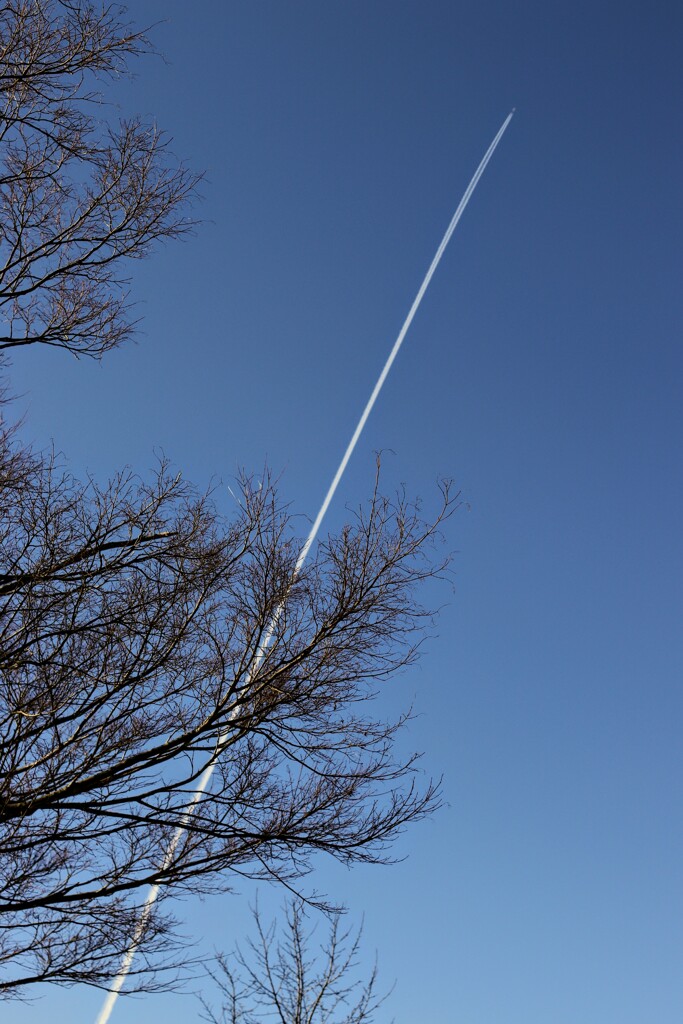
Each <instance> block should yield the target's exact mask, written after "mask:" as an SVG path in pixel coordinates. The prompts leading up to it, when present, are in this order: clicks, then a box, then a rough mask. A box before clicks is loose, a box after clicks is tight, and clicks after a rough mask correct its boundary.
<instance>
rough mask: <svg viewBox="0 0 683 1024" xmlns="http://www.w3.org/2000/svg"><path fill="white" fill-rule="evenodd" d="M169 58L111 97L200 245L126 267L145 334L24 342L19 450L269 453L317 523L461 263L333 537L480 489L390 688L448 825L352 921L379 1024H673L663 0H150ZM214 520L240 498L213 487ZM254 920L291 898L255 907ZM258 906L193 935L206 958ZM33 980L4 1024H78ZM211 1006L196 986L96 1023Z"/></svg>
mask: <svg viewBox="0 0 683 1024" xmlns="http://www.w3.org/2000/svg"><path fill="white" fill-rule="evenodd" d="M130 7H131V14H132V16H133V17H134V19H135V21H136V22H137V23H138V24H150V23H153V22H161V23H160V24H158V25H157V26H156V28H155V29H154V30H153V33H152V34H153V38H154V40H155V42H156V43H157V45H158V47H159V48H160V49H161V50H162V51H163V52H164V53H165V55H166V56H167V58H168V63H163V62H162V61H161V60H159V59H150V60H145V61H141V62H139V63H138V65H137V69H136V70H137V78H136V79H135V81H134V82H132V83H130V84H122V85H121V86H120V89H119V96H120V100H121V103H122V105H123V107H124V109H125V110H126V111H131V110H136V111H140V112H142V113H144V114H148V115H150V116H153V117H155V118H157V119H158V122H159V124H160V125H161V126H163V127H165V128H166V129H167V130H168V131H169V132H170V133H171V134H172V135H173V137H174V149H175V150H176V151H177V153H178V154H179V155H182V156H183V157H186V158H187V159H188V160H189V161H190V162H191V163H192V165H193V166H194V167H196V168H198V169H206V171H207V178H206V182H205V185H204V187H203V192H204V196H205V199H204V202H203V204H202V206H201V208H200V210H199V214H200V215H201V216H202V217H204V218H205V223H204V224H203V225H202V226H201V227H200V228H199V229H198V231H197V233H196V235H195V237H194V238H192V239H190V240H189V241H187V242H185V243H182V244H173V245H168V246H166V247H164V248H163V249H161V250H159V251H157V252H156V253H155V255H154V256H153V257H152V258H151V259H149V260H148V261H146V262H145V263H144V264H143V263H141V264H139V265H137V266H135V267H134V268H133V270H134V275H133V289H134V292H133V293H134V297H135V298H136V299H138V300H139V302H140V313H141V314H142V315H143V316H144V324H143V328H142V331H141V333H140V336H139V339H138V341H139V343H138V344H137V345H135V346H128V347H127V348H125V349H122V350H121V351H120V352H116V353H112V354H110V355H109V356H107V357H106V358H105V360H104V361H103V363H102V365H101V366H100V365H96V364H90V363H87V362H77V361H75V360H73V359H71V358H69V357H67V356H65V355H62V354H60V353H56V352H55V353H51V352H39V351H36V352H33V351H31V350H25V351H23V352H20V353H19V354H18V355H16V356H15V358H14V362H13V370H12V372H13V382H14V390H15V392H18V393H20V395H21V398H20V399H19V401H18V403H17V405H18V408H20V409H21V410H22V411H24V412H25V414H26V420H25V425H24V435H25V436H26V437H28V438H31V439H33V440H35V441H36V442H37V443H39V444H41V445H44V444H47V443H49V441H50V440H51V439H54V443H55V445H56V446H57V447H58V448H59V449H61V450H63V451H64V452H65V453H66V455H67V456H68V458H69V460H70V462H71V464H72V466H73V467H74V469H75V470H76V471H78V472H84V471H86V470H89V471H92V472H93V473H95V474H96V475H98V476H101V477H105V476H106V475H107V474H108V473H111V472H114V471H115V470H116V469H117V468H118V467H120V466H121V465H122V464H129V465H131V466H133V467H134V468H135V469H136V470H140V471H141V472H144V471H145V470H146V469H147V468H148V467H150V466H151V465H152V463H153V452H154V450H155V449H159V448H163V450H164V451H165V452H166V453H167V454H168V455H169V456H170V457H171V458H172V460H173V461H174V463H176V464H177V465H178V466H179V467H182V469H183V472H184V473H185V475H186V476H187V477H189V478H190V479H193V480H195V481H197V482H198V483H199V484H204V483H206V482H207V481H208V480H209V479H211V478H212V477H219V478H222V479H224V480H225V481H226V482H228V481H229V480H230V478H231V477H232V475H233V474H234V473H235V472H236V470H237V469H238V468H239V467H240V466H244V467H246V468H247V469H250V470H255V471H258V470H259V469H260V468H261V467H262V466H263V464H264V462H265V461H267V462H268V464H269V465H270V466H271V467H272V468H273V469H274V470H275V471H277V472H282V473H283V478H282V489H283V491H284V494H285V496H286V498H287V499H288V500H290V501H291V502H292V503H293V507H294V509H295V510H296V511H297V512H301V513H304V514H308V515H311V516H312V515H314V513H315V511H316V510H317V508H318V506H319V504H320V501H321V499H322V497H323V494H324V492H325V490H326V487H327V485H328V483H329V480H330V478H331V476H332V473H333V472H334V469H335V467H336V465H337V462H338V460H339V457H340V456H341V454H342V451H343V449H344V446H345V445H346V442H347V440H348V438H349V436H350V433H351V431H352V429H353V427H354V425H355V422H356V419H357V417H358V415H359V413H360V411H361V409H362V407H363V405H364V403H365V401H366V398H367V396H368V394H369V391H370V389H371V387H372V385H373V383H374V380H375V378H376V376H377V373H378V372H379V370H380V368H381V366H382V364H383V361H384V359H385V358H386V355H387V353H388V350H389V347H390V346H391V344H392V343H393V340H394V338H395V336H396V333H397V331H398V329H399V328H400V326H401V323H402V321H403V318H404V317H405V314H406V313H407V311H408V308H409V306H410V303H411V302H412V299H413V297H414V294H415V292H416V290H417V288H418V286H419V284H420V281H421V279H422V276H423V274H424V272H425V270H426V268H427V266H428V264H429V262H430V260H431V258H432V255H433V252H434V249H435V248H436V245H437V244H438V242H439V240H440V238H441V235H442V234H443V231H444V230H445V228H446V226H447V224H448V221H449V219H450V217H451V215H452V212H453V210H454V208H455V206H456V204H457V202H458V199H459V198H460V195H461V194H462V192H463V190H464V188H465V186H466V185H467V182H468V180H469V178H470V176H471V174H472V172H473V171H474V169H475V167H476V165H477V163H478V162H479V160H480V158H481V156H482V154H483V152H484V151H485V149H486V147H487V146H488V143H489V141H490V140H491V138H492V137H493V135H494V134H495V132H496V130H497V128H498V127H499V125H500V124H501V122H502V120H503V119H504V117H505V116H506V114H507V113H508V111H509V110H510V109H511V107H512V106H516V108H517V113H516V115H515V118H514V119H513V122H512V124H511V126H510V128H509V130H508V132H507V134H506V136H505V138H504V139H503V141H502V143H501V145H500V147H499V149H498V151H497V153H496V155H495V157H494V159H493V161H492V163H491V165H490V167H489V169H488V170H487V172H486V174H485V176H484V178H483V180H482V182H481V184H480V186H479V188H478V190H477V192H476V194H475V196H474V198H473V200H472V202H471V204H470V206H469V208H468V210H467V212H466V214H465V216H464V218H463V220H462V222H461V224H460V226H459V228H458V230H457V232H456V234H455V236H454V238H453V241H452V243H451V248H450V249H449V251H448V252H447V254H446V257H445V258H444V260H443V262H442V264H441V267H440V268H439V271H438V274H437V276H436V277H435V278H434V281H433V284H432V286H431V289H430V292H429V293H428V295H427V298H426V300H425V303H424V305H423V307H422V309H421V310H420V313H419V315H418V317H417V318H416V320H415V323H414V325H413V328H412V330H411V334H410V335H409V337H408V340H407V342H406V344H405V346H404V349H403V351H402V352H401V355H400V358H399V360H398V362H397V364H396V366H395V368H394V370H393V371H392V375H391V377H390V378H389V382H388V384H387V387H386V388H385V390H384V392H383V394H382V397H381V400H380V403H379V405H378V406H377V408H376V410H375V411H374V412H373V414H372V417H371V419H370V422H369V423H368V427H367V431H366V433H365V434H364V436H363V438H362V441H361V443H360V445H359V448H358V451H357V453H356V455H355V457H354V459H353V462H352V464H351V465H350V467H349V471H348V473H347V476H346V477H345V479H344V482H343V485H342V487H341V489H340V492H339V494H338V497H337V500H336V502H335V505H334V508H333V509H332V511H331V515H330V519H329V520H328V525H329V527H330V528H334V527H335V526H338V525H339V524H340V523H341V522H342V521H343V517H344V506H345V504H352V505H354V504H357V503H359V502H360V501H362V500H363V499H364V497H366V496H367V494H368V493H369V491H370V488H371V486H372V479H373V470H374V452H375V451H376V450H379V449H386V450H388V451H387V455H386V458H385V472H386V484H387V487H392V486H393V485H394V484H395V483H397V482H399V481H405V482H406V484H407V487H408V489H409V491H410V492H412V493H415V494H420V495H422V496H423V498H424V499H425V503H426V506H427V508H429V507H430V504H431V505H432V506H433V504H434V502H435V497H436V488H435V480H436V478H437V476H438V475H439V474H442V475H446V476H450V477H452V478H453V479H454V480H455V482H456V485H457V486H458V487H459V488H460V489H461V491H462V496H463V499H464V502H465V503H466V504H465V505H464V506H463V508H462V509H461V511H459V512H458V514H457V515H456V516H455V518H454V520H453V521H452V523H451V525H450V527H449V530H448V544H449V546H451V547H453V548H455V549H457V556H456V560H455V570H456V578H455V589H454V592H453V593H451V592H450V590H448V589H447V588H446V589H444V588H438V587H437V588H434V589H430V590H429V592H428V593H427V594H426V595H425V596H426V598H427V599H428V600H431V601H433V603H438V604H443V605H444V607H443V610H442V612H441V616H440V619H439V623H438V627H437V634H438V635H437V636H435V637H434V638H432V639H431V640H430V641H429V642H428V643H427V645H426V647H425V653H424V657H423V659H422V661H421V663H420V664H419V666H418V667H417V668H415V669H412V670H410V671H409V672H406V673H404V674H403V675H401V676H400V677H399V678H398V679H397V680H396V681H395V683H394V684H393V685H392V687H391V688H390V689H389V691H388V692H387V696H386V698H385V699H386V701H387V707H388V708H390V709H394V710H395V709H398V708H400V707H402V706H405V704H406V703H408V702H409V701H410V700H413V701H414V703H415V707H416V710H417V712H418V714H419V717H418V718H417V720H416V721H415V722H414V723H413V724H412V726H411V728H410V731H409V734H408V736H407V737H406V741H405V742H406V745H407V746H409V747H410V748H411V749H412V748H419V749H422V750H424V751H425V758H424V766H425V768H426V770H428V771H429V772H430V773H432V774H435V775H440V774H441V773H443V775H444V795H445V798H446V800H447V806H446V807H445V808H444V809H443V810H442V811H441V812H440V813H439V814H438V815H437V816H436V817H434V819H433V820H431V821H429V822H427V823H424V824H422V825H418V826H416V827H415V828H413V829H411V830H409V832H408V833H407V834H406V836H405V838H404V839H403V840H402V841H401V843H400V844H399V846H398V847H397V853H398V855H400V856H406V857H407V859H406V860H405V861H404V862H403V863H401V864H399V865H397V866H395V867H393V868H375V869H362V870H358V869H357V870H354V871H353V872H350V873H349V872H347V871H345V870H344V871H341V870H340V869H339V868H337V867H335V866H333V865H329V864H326V863H325V862H324V861H321V862H320V863H319V866H318V868H317V871H316V874H315V875H314V876H313V877H312V878H311V880H310V881H311V885H315V886H317V887H318V888H322V889H326V890H327V891H329V892H330V893H331V894H332V895H333V896H334V897H336V898H338V899H340V900H345V901H346V902H347V903H348V906H349V908H350V912H351V914H352V917H353V919H354V920H355V919H359V918H360V916H361V914H362V913H365V921H366V932H365V933H366V941H365V949H366V952H367V958H368V964H370V963H371V961H372V957H373V953H374V949H375V948H377V951H378V954H379V962H380V971H381V977H382V978H383V979H384V981H385V982H386V984H387V986H389V985H390V984H391V983H392V982H393V981H394V979H396V981H397V988H396V990H395V993H394V995H393V997H392V998H391V1000H390V1001H389V1002H388V1003H387V1005H386V1011H383V1012H382V1014H380V1017H379V1018H378V1020H379V1024H387V1022H388V1021H389V1020H391V1018H392V1017H395V1018H396V1021H397V1024H414V1022H423V1021H424V1022H430V1024H461V1022H462V1024H548V1022H551V1024H636V1022H638V1024H641V1022H648V1024H649V1022H652V1021H657V1022H658V1024H674V1022H676V1024H678V1022H679V1021H680V1020H681V1019H683V972H682V971H681V955H682V951H683V925H682V923H681V922H683V885H682V882H683V869H682V867H681V865H682V864H683V829H682V826H681V806H682V797H683V774H682V771H681V754H680V748H681V740H680V737H681V726H682V724H683V722H682V719H683V695H682V693H681V680H682V679H683V672H682V668H683V665H682V662H683V658H682V647H681V636H680V616H681V610H682V605H683V601H682V593H681V590H682V587H681V569H682V568H683V564H682V563H683V557H682V556H683V546H682V544H681V527H680V524H681V511H682V510H681V505H682V502H681V498H682V495H683V488H682V487H681V469H680V467H681V458H680V437H681V427H682V426H683V423H682V422H681V421H682V419H683V417H682V415H681V378H682V374H681V369H682V362H683V360H682V359H681V344H680V325H681V313H682V312H683V310H682V308H681V307H682V306H683V289H682V288H681V284H680V282H681V271H682V270H683V260H682V259H681V255H682V252H681V250H682V243H681V239H682V238H683V231H682V229H683V223H682V221H683V216H682V213H683V207H682V204H681V198H680V182H681V181H683V143H682V140H681V131H680V122H681V99H682V88H681V86H682V81H681V79H682V77H683V76H682V72H681V68H682V67H683V62H682V61H681V59H680V50H681V29H682V24H681V22H682V21H683V17H682V15H681V10H680V7H679V5H676V4H673V3H671V4H666V3H655V4H645V3H644V2H638V3H634V2H621V3H618V4H617V3H612V2H605V3H600V4H597V5H594V4H588V3H582V2H581V3H574V4H572V5H565V4H559V3H548V2H547V0H546V2H543V3H541V2H538V0H532V2H528V3H525V4H524V5H517V4H506V3H502V2H493V0H478V2H476V3H474V2H456V0H451V2H448V3H447V2H435V0H421V2H419V3H418V2H413V0H394V2H379V0H363V2H358V0H345V2H343V3H342V2H336V0H335V2H325V3H319V2H318V3H314V2H299V0H287V2H274V0H271V2H262V0H254V2H247V0H241V2H231V3H228V4H223V3H219V2H217V0H213V2H202V3H197V4H194V5H189V4H184V3H180V2H179V0H172V2H169V0H164V2H162V0H136V2H135V3H134V4H131V5H130ZM227 500H228V499H227V498H226V501H227ZM261 896H262V901H263V902H264V905H265V906H266V907H267V908H270V907H275V906H276V905H277V902H278V897H277V894H271V895H269V894H268V893H266V892H262V894H261ZM251 897H253V891H251V890H249V889H248V888H245V889H244V891H243V892H241V893H238V894H236V895H234V896H226V897H224V898H221V899H212V900H211V901H209V902H206V903H200V902H199V901H185V902H184V903H183V904H181V905H180V906H179V913H180V915H181V916H182V917H183V919H184V920H185V921H186V931H187V932H188V933H189V934H191V935H194V936H195V937H198V938H199V941H200V943H201V946H200V948H202V949H211V948H212V947H213V946H214V945H218V946H222V947H224V948H230V947H231V946H232V944H233V943H234V941H235V940H236V939H239V938H240V936H241V935H243V934H244V930H245V927H246V926H247V922H248V911H247V904H248V901H249V899H250V898H251ZM100 1001H101V998H100V996H99V995H98V994H97V993H93V992H90V991H88V990H86V989H73V990H70V991H68V992H60V991H48V992H47V993H46V994H45V995H44V996H43V998H42V999H41V1000H40V1001H38V1002H36V1003H35V1004H33V1005H27V1006H19V1005H13V1006H11V1007H9V1008H6V1009H5V1010H4V1011H3V1013H4V1015H5V1016H4V1019H5V1020H6V1021H8V1024H34V1022H38V1021H44V1020H46V1019H51V1020H62V1019H63V1020H69V1021H71V1020H79V1021H88V1020H92V1019H93V1018H94V1016H95V1013H96V1011H97V1009H98V1007H99V1004H100ZM162 1015H163V1019H164V1020H165V1021H166V1022H167V1024H175V1022H180V1021H183V1022H184V1021H187V1020H192V1019H197V1018H198V1014H197V1010H196V1007H195V1004H194V1003H193V1001H192V1000H191V999H190V998H186V997H178V996H169V997H161V998H155V999H152V998H147V999H144V1000H141V999H136V1000H130V1001H119V1004H118V1006H117V1008H116V1011H115V1016H114V1017H113V1018H112V1020H113V1021H116V1022H120V1024H138V1022H142V1021H143V1020H144V1021H148V1020H149V1019H150V1017H151V1018H152V1019H157V1018H159V1019H161V1017H162Z"/></svg>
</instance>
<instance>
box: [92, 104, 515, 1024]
mask: <svg viewBox="0 0 683 1024" xmlns="http://www.w3.org/2000/svg"><path fill="white" fill-rule="evenodd" d="M514 112H515V109H514V107H513V108H512V110H511V111H510V113H509V114H508V116H507V117H506V118H505V120H504V121H503V124H502V125H501V127H500V129H499V131H498V134H497V135H496V137H495V138H494V140H493V142H492V143H491V145H490V146H489V148H488V149H487V150H486V153H485V154H484V156H483V158H482V161H481V163H480V164H479V166H478V167H477V169H476V171H475V172H474V175H473V177H472V180H471V181H470V183H469V185H468V186H467V188H466V189H465V192H464V195H463V197H462V199H461V200H460V202H459V203H458V208H457V210H456V211H455V213H454V214H453V218H452V220H451V222H450V224H449V225H448V228H447V229H446V234H445V235H444V236H443V238H442V239H441V243H440V245H439V248H438V249H437V250H436V255H435V256H434V259H433V260H432V262H431V264H430V267H429V270H428V271H427V273H426V274H425V278H424V281H423V282H422V284H421V285H420V290H419V291H418V293H417V295H416V296H415V300H414V302H413V304H412V306H411V307H410V311H409V313H408V316H407V317H406V319H405V322H404V324H403V327H402V328H401V330H400V331H399V334H398V337H397V338H396V341H395V342H394V347H393V348H392V350H391V352H390V353H389V357H388V359H387V361H386V363H385V364H384V367H383V369H382V372H381V373H380V375H379V377H378V378H377V383H376V384H375V386H374V388H373V390H372V394H371V395H370V398H369V399H368V401H367V404H366V406H365V408H364V409H363V412H362V415H361V417H360V419H359V420H358V424H357V426H356V429H355V430H354V432H353V435H352V437H351V440H350V441H349V443H348V445H347V448H346V451H345V452H344V455H343V457H342V460H341V462H340V463H339V467H338V469H337V472H336V473H335V474H334V478H333V480H332V483H331V484H330V486H329V489H328V491H327V494H326V495H325V499H324V501H323V503H322V505H321V506H320V511H319V512H318V514H317V516H316V517H315V522H314V523H313V526H312V527H311V529H310V532H309V534H308V537H307V538H306V543H305V544H304V546H303V547H302V549H301V552H300V554H299V557H298V559H297V562H296V566H295V567H294V573H293V576H292V582H293V581H294V580H295V579H296V577H297V576H298V574H299V572H300V571H301V567H302V566H303V564H304V562H305V561H306V558H307V557H308V552H309V551H310V550H311V547H312V545H313V543H314V541H315V539H316V537H317V535H318V531H319V529H320V527H321V525H322V521H323V519H324V518H325V513H326V512H327V510H328V508H329V507H330V503H331V501H332V499H333V497H334V494H335V491H336V490H337V487H338V486H339V482H340V480H341V478H342V476H343V475H344V470H345V469H346V467H347V465H348V462H349V459H350V458H351V456H352V455H353V451H354V448H355V447H356V445H357V444H358V439H359V437H360V435H361V434H362V432H363V427H364V426H365V424H366V422H367V419H368V416H369V415H370V413H371V412H372V408H373V406H374V404H375V402H376V401H377V398H378V397H379V393H380V391H381V390H382V387H383V386H384V382H385V380H386V379H387V377H388V376H389V370H390V369H391V367H392V365H393V363H394V360H395V359H396V356H397V355H398V353H399V349H400V348H401V345H402V344H403V339H404V338H405V336H406V334H407V333H408V329H409V328H410V325H411V324H412V322H413V318H414V317H415V314H416V313H417V311H418V309H419V308H420V303H421V302H422V299H423V298H424V294H425V292H426V291H427V288H428V287H429V282H430V281H431V279H432V278H433V276H434V273H435V271H436V268H437V267H438V265H439V263H440V262H441V257H442V256H443V254H444V252H445V250H446V246H447V245H448V243H449V242H450V240H451V235H452V234H453V232H454V231H455V229H456V227H457V226H458V221H459V220H460V218H461V217H462V215H463V213H464V212H465V207H466V206H467V204H468V203H469V201H470V199H471V198H472V193H473V192H474V190H475V188H476V187H477V185H478V183H479V179H480V178H481V176H482V174H483V173H484V171H485V170H486V166H487V164H488V162H489V160H490V159H491V157H492V156H493V154H494V152H495V149H496V146H497V145H498V143H499V142H500V140H501V139H502V137H503V133H504V132H505V129H506V128H507V126H508V125H509V124H510V121H511V120H512V115H513V114H514ZM283 607H284V602H282V603H281V604H280V605H279V606H278V607H277V608H276V609H275V612H274V613H273V617H272V619H271V621H270V624H269V626H268V629H267V630H266V632H265V635H264V637H263V640H262V641H261V644H260V645H259V648H258V650H257V652H256V656H255V658H254V661H253V664H252V666H251V669H250V671H249V674H248V677H247V684H248V683H249V682H251V681H252V679H253V678H254V676H255V675H256V673H257V672H258V670H259V668H260V666H261V662H262V661H263V658H264V656H265V654H266V651H267V650H268V647H269V646H270V642H271V640H272V638H273V633H274V632H275V629H276V627H277V624H278V622H279V619H280V615H281V614H282V610H283ZM228 734H229V730H228V729H226V730H224V732H223V733H221V735H220V737H219V740H218V743H217V745H216V752H215V753H214V755H213V757H212V759H211V761H210V762H209V764H208V765H207V767H206V768H205V769H204V772H203V774H202V777H201V779H200V780H199V784H198V786H197V789H196V791H195V793H194V795H193V797H192V799H191V801H190V802H189V804H188V805H187V807H186V809H185V813H184V815H183V823H182V824H181V825H179V826H178V828H177V829H176V831H175V833H174V834H173V838H172V839H171V842H170V843H169V845H168V849H167V850H166V855H165V857H164V861H163V864H162V866H161V871H160V873H161V874H164V873H165V872H166V870H167V869H168V868H169V867H170V865H171V863H172V862H173V858H174V856H175V852H176V849H177V848H178V843H179V842H180V840H181V839H182V837H183V835H184V834H185V832H186V824H187V822H188V820H189V819H190V818H191V817H192V815H193V814H194V811H195V808H196V806H197V804H198V803H199V801H200V800H201V798H202V796H203V795H204V793H205V792H206V789H207V786H208V785H209V782H210V781H211V776H212V775H213V771H214V768H215V767H216V762H217V760H218V757H219V755H220V752H221V749H222V747H223V745H224V744H225V742H226V740H227V738H228ZM159 888H160V886H159V885H153V886H152V887H151V889H150V890H149V894H148V896H147V899H146V900H145V903H144V905H143V908H142V911H141V913H140V920H139V922H138V925H137V927H136V929H135V933H134V935H133V938H132V939H131V944H130V946H129V948H128V951H127V953H126V955H125V956H124V958H123V960H122V961H121V967H120V969H119V973H118V974H117V976H116V978H115V979H114V982H113V984H112V987H111V990H110V991H109V992H108V994H107V998H106V999H105V1001H104V1004H103V1006H102V1009H101V1010H100V1013H99V1016H98V1018H97V1020H96V1022H95V1024H107V1022H108V1020H109V1017H110V1016H111V1012H112V1010H113V1009H114V1004H115V1002H116V1000H117V998H118V995H119V992H120V991H121V987H122V986H123V983H124V981H125V980H126V975H127V974H128V972H129V971H130V968H131V965H132V963H133V958H134V957H135V953H136V951H137V947H138V945H139V943H140V940H141V938H142V936H143V934H144V931H145V927H146V925H147V920H148V918H149V915H150V913H151V910H152V907H153V905H154V903H155V902H156V898H157V896H158V895H159Z"/></svg>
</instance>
